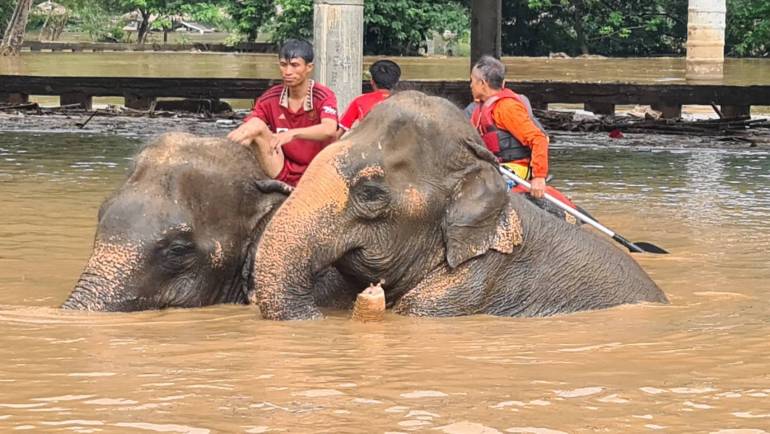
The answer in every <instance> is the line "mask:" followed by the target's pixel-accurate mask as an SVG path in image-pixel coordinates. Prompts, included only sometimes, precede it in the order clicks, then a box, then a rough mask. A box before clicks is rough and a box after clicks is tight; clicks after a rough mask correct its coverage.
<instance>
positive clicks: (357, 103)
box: [340, 89, 390, 131]
mask: <svg viewBox="0 0 770 434" xmlns="http://www.w3.org/2000/svg"><path fill="white" fill-rule="evenodd" d="M389 96H390V91H389V90H388V89H379V90H375V91H374V92H369V93H365V94H363V95H361V96H359V97H357V98H356V99H354V100H353V101H351V102H350V106H349V107H348V110H347V111H346V112H345V114H344V115H343V116H342V119H340V127H342V129H344V130H345V131H347V130H349V129H351V128H353V124H355V123H356V121H359V120H361V119H363V118H364V116H366V114H367V113H369V110H371V109H372V108H373V107H374V106H376V105H377V104H379V103H381V102H383V101H385V98H387V97H389Z"/></svg>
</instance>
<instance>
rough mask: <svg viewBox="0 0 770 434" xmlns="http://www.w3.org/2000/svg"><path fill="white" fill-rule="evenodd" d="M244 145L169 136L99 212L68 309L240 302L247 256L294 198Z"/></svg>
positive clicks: (141, 159) (141, 158)
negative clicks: (276, 214) (277, 213)
mask: <svg viewBox="0 0 770 434" xmlns="http://www.w3.org/2000/svg"><path fill="white" fill-rule="evenodd" d="M290 191H291V189H290V187H288V186H287V185H286V184H283V183H280V182H278V181H274V180H271V179H268V178H267V176H265V174H264V173H263V171H262V169H261V168H260V166H259V164H258V162H257V159H256V157H255V156H254V155H253V153H252V152H251V151H250V150H248V149H247V148H245V147H243V146H240V145H236V144H234V143H231V142H229V141H226V140H223V139H217V138H201V137H196V136H192V135H189V134H182V133H169V134H165V135H163V136H161V137H160V138H159V139H157V140H156V141H155V142H153V143H151V144H149V145H148V146H146V147H144V148H143V149H142V150H141V151H140V152H139V154H138V155H137V156H136V158H135V161H134V163H133V166H132V167H131V169H130V173H129V175H128V178H127V179H126V181H125V182H124V183H123V185H121V187H120V188H118V190H117V191H116V192H115V193H114V194H112V196H111V197H109V198H108V199H106V200H105V201H104V203H102V205H101V208H100V209H99V217H98V226H97V230H96V237H95V240H94V247H93V253H92V255H91V258H90V259H89V261H88V264H87V265H86V267H85V269H84V270H83V272H82V274H81V276H80V279H79V281H78V282H77V285H76V286H75V288H74V289H73V291H72V293H71V294H70V296H69V298H68V299H67V300H66V301H65V302H64V305H63V306H62V307H63V308H65V309H82V310H94V311H136V310H145V309H161V308H168V307H196V306H204V305H210V304H216V303H243V302H245V301H246V297H245V292H244V290H245V288H244V285H245V284H246V283H247V282H250V281H251V279H250V278H249V276H248V275H249V274H250V272H251V266H252V261H251V257H250V255H251V256H253V250H254V248H255V246H256V242H257V240H258V238H259V235H260V234H261V232H262V230H263V229H264V227H265V226H266V224H267V222H268V220H269V219H270V217H271V216H272V214H273V213H274V211H275V210H276V209H277V208H278V207H279V206H280V204H281V203H282V202H283V201H284V199H285V198H286V197H287V196H288V194H289V193H290Z"/></svg>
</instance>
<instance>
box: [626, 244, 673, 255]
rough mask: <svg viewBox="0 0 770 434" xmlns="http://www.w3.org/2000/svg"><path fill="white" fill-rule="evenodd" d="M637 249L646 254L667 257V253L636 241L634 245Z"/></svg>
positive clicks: (653, 245)
mask: <svg viewBox="0 0 770 434" xmlns="http://www.w3.org/2000/svg"><path fill="white" fill-rule="evenodd" d="M634 244H635V245H636V246H637V247H639V248H640V249H642V250H644V251H645V252H647V253H657V254H659V255H667V254H668V251H667V250H665V249H663V248H660V247H658V246H656V245H655V244H651V243H645V242H644V241H637V242H635V243H634Z"/></svg>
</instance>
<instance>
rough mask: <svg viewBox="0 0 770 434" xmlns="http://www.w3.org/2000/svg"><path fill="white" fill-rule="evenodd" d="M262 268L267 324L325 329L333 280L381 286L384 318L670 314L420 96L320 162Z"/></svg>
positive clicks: (648, 289) (649, 286) (369, 121)
mask: <svg viewBox="0 0 770 434" xmlns="http://www.w3.org/2000/svg"><path fill="white" fill-rule="evenodd" d="M266 258H282V259H281V260H272V261H270V262H269V263H268V262H266V261H265V260H264V259H266ZM288 258H291V259H290V260H288ZM255 260H256V261H257V263H259V264H260V267H258V268H257V269H255V273H254V286H255V288H256V289H257V300H258V304H259V306H260V308H261V311H262V314H263V316H264V317H266V318H270V319H308V318H315V317H318V316H320V313H319V310H318V308H317V306H316V304H315V303H314V298H315V297H314V294H315V292H316V291H317V287H318V279H317V276H318V273H319V272H320V271H321V270H324V269H326V268H327V267H329V266H335V267H336V268H337V269H338V270H340V272H341V273H342V274H343V275H344V276H346V278H348V279H349V280H352V281H355V282H356V284H357V285H358V287H360V288H363V287H365V286H366V285H368V284H369V283H371V282H378V281H380V280H382V281H384V285H383V288H384V289H385V293H386V297H387V303H388V305H389V306H392V307H393V309H394V310H395V311H396V312H398V313H402V314H407V315H425V316H455V315H468V314H492V315H504V316H543V315H551V314H556V313H564V312H574V311H580V310H588V309H600V308H606V307H610V306H615V305H619V304H623V303H638V302H660V303H665V302H667V299H666V296H665V295H664V293H663V292H662V291H661V290H660V289H659V288H658V287H657V285H656V284H655V283H654V282H653V281H652V280H651V279H650V278H649V276H647V274H646V273H645V272H644V271H643V270H642V268H641V267H640V266H639V265H638V264H637V263H636V262H635V261H634V260H633V259H632V258H631V257H630V256H629V255H627V254H625V253H624V252H622V251H620V250H618V249H617V248H615V247H614V246H611V245H610V244H609V243H607V242H606V241H605V240H603V239H601V238H599V237H598V236H596V235H594V234H592V233H590V232H587V231H585V230H582V229H580V228H578V227H575V226H574V225H570V224H568V223H566V222H565V221H564V220H561V219H557V218H555V217H554V216H552V215H550V214H548V213H546V212H544V211H543V210H542V209H539V208H537V207H536V206H535V205H533V204H532V203H531V202H529V201H528V200H526V199H524V198H523V197H522V196H521V195H512V194H509V193H508V192H507V190H506V184H505V182H504V180H503V179H502V177H501V176H500V174H499V173H498V171H497V163H496V160H495V158H494V156H493V155H492V154H491V153H490V152H489V151H487V149H486V148H485V147H484V146H483V144H482V142H481V139H480V138H479V137H478V135H477V134H476V132H475V130H474V129H473V128H472V127H471V126H470V125H469V124H468V122H467V121H465V119H464V117H463V115H462V112H461V111H460V110H459V109H457V108H456V107H455V106H454V105H453V104H452V103H450V102H449V101H447V100H445V99H442V98H438V97H431V96H426V95H424V94H421V93H419V92H402V93H400V94H396V95H394V96H393V97H391V98H389V99H388V100H387V101H385V102H383V103H382V104H380V105H378V106H377V107H375V108H374V109H373V110H372V112H371V113H370V114H369V115H368V116H367V118H365V119H364V121H363V122H362V123H361V124H360V125H359V126H358V127H357V128H356V129H355V130H353V131H352V132H351V133H350V134H349V135H347V136H346V137H345V140H343V141H341V142H337V143H335V144H333V145H331V146H329V147H327V148H326V149H325V150H324V151H323V152H322V153H321V154H319V155H318V157H316V159H315V160H314V161H313V162H312V163H311V165H310V167H309V168H308V170H307V172H306V173H305V175H304V177H303V178H302V180H301V181H300V183H299V185H298V186H297V188H296V190H295V192H294V193H293V194H292V195H291V196H290V197H289V198H288V199H287V200H286V202H285V203H284V204H283V206H282V207H281V208H280V209H279V210H278V212H277V213H276V215H275V218H274V219H273V220H272V221H271V222H270V224H269V225H268V227H267V228H266V230H265V233H264V234H263V237H262V239H261V241H260V243H259V246H258V248H257V253H256V258H255Z"/></svg>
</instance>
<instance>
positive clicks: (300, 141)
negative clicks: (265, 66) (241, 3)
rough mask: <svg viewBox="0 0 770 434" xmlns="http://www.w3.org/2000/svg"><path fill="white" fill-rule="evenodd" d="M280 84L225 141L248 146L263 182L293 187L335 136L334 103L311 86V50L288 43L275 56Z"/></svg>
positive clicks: (317, 86)
mask: <svg viewBox="0 0 770 434" xmlns="http://www.w3.org/2000/svg"><path fill="white" fill-rule="evenodd" d="M278 63H279V66H280V69H281V76H282V78H283V84H279V85H276V86H273V87H271V88H270V89H268V90H267V91H265V93H263V94H262V96H260V97H259V99H257V101H256V103H254V109H253V110H252V111H251V114H249V115H248V116H247V117H246V118H245V119H244V122H243V124H242V125H241V126H239V127H238V128H236V129H235V130H233V131H231V132H230V134H228V135H227V138H228V139H230V140H232V141H234V142H237V143H240V144H242V145H245V146H252V147H253V149H254V150H255V151H256V153H257V156H258V157H259V160H260V164H262V168H263V169H265V172H266V173H267V175H268V176H271V177H273V178H275V179H277V180H279V181H283V182H285V183H287V184H290V185H297V182H299V179H300V178H301V177H302V174H303V173H305V170H306V169H307V166H308V165H309V164H310V162H311V161H312V160H313V158H314V157H315V156H316V155H318V153H319V152H321V149H323V148H324V147H326V145H328V144H329V143H331V142H332V141H334V139H335V138H336V134H337V97H336V96H335V95H334V92H332V90H331V89H329V88H328V87H326V86H323V85H321V84H318V83H316V82H314V81H313V80H312V79H311V78H310V76H311V75H312V73H313V46H312V45H310V43H309V42H307V41H301V40H296V39H289V40H288V41H286V42H285V43H284V44H283V45H282V46H281V49H280V51H279V53H278Z"/></svg>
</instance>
